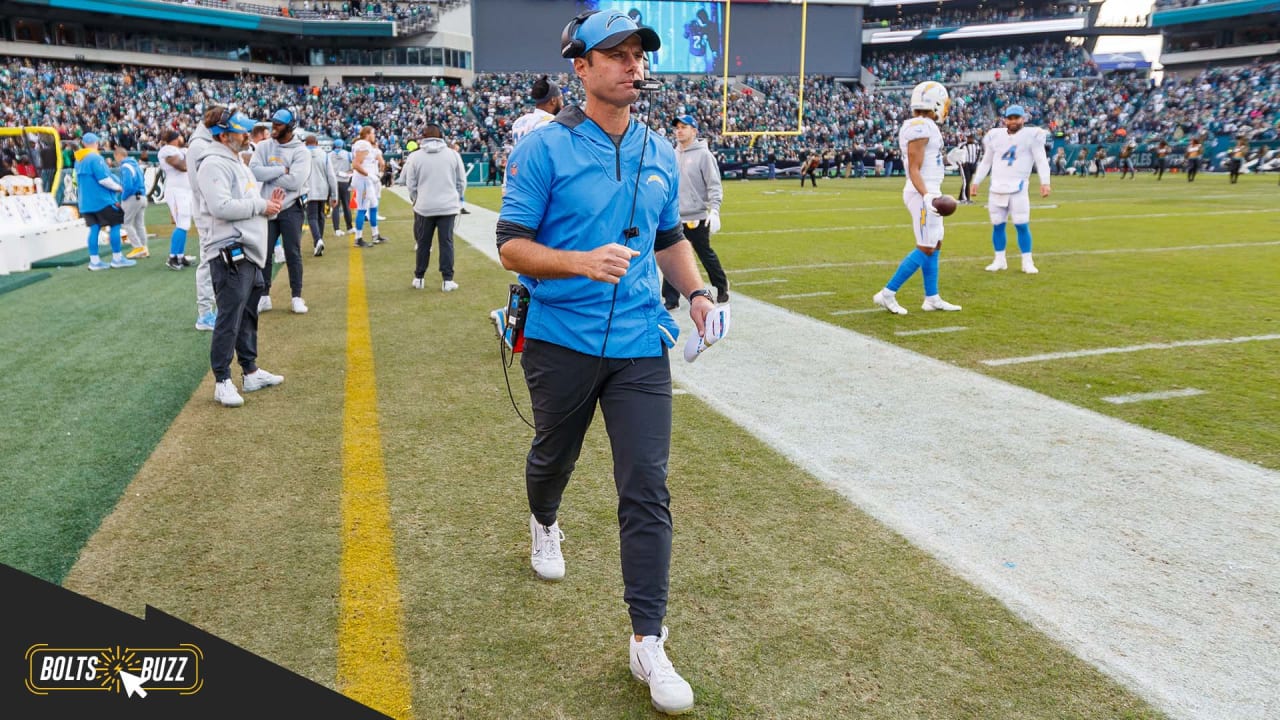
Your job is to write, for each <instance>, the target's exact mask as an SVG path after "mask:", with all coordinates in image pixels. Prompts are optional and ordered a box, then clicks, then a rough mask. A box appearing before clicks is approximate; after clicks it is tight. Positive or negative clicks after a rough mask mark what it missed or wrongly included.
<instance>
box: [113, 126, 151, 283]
mask: <svg viewBox="0 0 1280 720" xmlns="http://www.w3.org/2000/svg"><path fill="white" fill-rule="evenodd" d="M115 156H116V168H117V169H118V170H119V171H120V185H121V186H123V188H124V189H123V190H121V191H120V195H121V196H122V197H123V198H124V200H123V201H122V202H121V203H120V207H121V208H122V209H123V210H124V229H125V230H126V231H127V232H128V233H129V244H130V245H132V246H133V249H132V250H130V251H129V254H128V255H126V256H125V257H128V258H130V259H132V258H140V257H150V256H151V251H150V250H149V249H147V221H146V211H147V180H146V176H145V175H144V174H143V172H142V167H141V166H139V165H138V161H137V160H134V159H133V158H131V157H129V151H128V150H125V149H124V147H123V146H120V145H117V146H116V150H115Z"/></svg>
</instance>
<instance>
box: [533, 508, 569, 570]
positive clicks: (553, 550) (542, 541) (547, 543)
mask: <svg viewBox="0 0 1280 720" xmlns="http://www.w3.org/2000/svg"><path fill="white" fill-rule="evenodd" d="M529 536H530V538H531V539H532V548H531V550H530V552H529V559H530V562H531V563H532V564H533V571H534V572H535V573H537V574H538V577H540V578H542V579H543V580H559V579H561V578H563V577H564V555H561V554H560V543H561V542H563V541H564V533H563V532H561V530H560V523H559V522H554V523H551V527H546V526H545V525H543V524H542V523H539V522H538V520H537V519H536V518H534V516H533V515H530V516H529Z"/></svg>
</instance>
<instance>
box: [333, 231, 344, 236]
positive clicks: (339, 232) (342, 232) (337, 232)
mask: <svg viewBox="0 0 1280 720" xmlns="http://www.w3.org/2000/svg"><path fill="white" fill-rule="evenodd" d="M333 234H334V235H337V236H338V237H342V236H343V235H346V234H347V231H346V230H334V231H333Z"/></svg>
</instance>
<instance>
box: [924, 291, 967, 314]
mask: <svg viewBox="0 0 1280 720" xmlns="http://www.w3.org/2000/svg"><path fill="white" fill-rule="evenodd" d="M920 309H921V310H923V311H925V312H933V311H934V310H944V311H946V312H956V311H957V310H959V309H960V306H959V305H952V304H951V303H949V302H947V301H946V300H943V299H942V298H941V297H938V296H937V295H934V296H933V297H927V298H925V299H924V304H923V305H921V306H920Z"/></svg>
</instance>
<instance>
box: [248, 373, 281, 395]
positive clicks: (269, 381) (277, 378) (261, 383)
mask: <svg viewBox="0 0 1280 720" xmlns="http://www.w3.org/2000/svg"><path fill="white" fill-rule="evenodd" d="M282 382H284V376H283V375H272V374H271V373H269V372H267V371H266V370H263V369H262V368H258V369H257V370H254V371H253V372H251V373H249V374H248V375H245V376H244V391H245V392H247V393H251V392H257V391H258V390H261V389H262V388H269V387H272V386H273V385H279V384H280V383H282Z"/></svg>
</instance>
